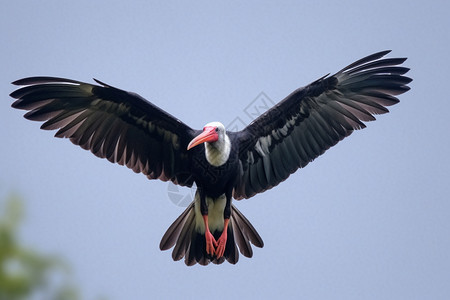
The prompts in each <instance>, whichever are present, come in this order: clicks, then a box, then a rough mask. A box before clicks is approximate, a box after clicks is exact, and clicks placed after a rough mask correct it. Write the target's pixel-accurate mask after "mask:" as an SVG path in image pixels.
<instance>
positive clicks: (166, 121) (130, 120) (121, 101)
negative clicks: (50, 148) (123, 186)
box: [11, 77, 196, 186]
mask: <svg viewBox="0 0 450 300" xmlns="http://www.w3.org/2000/svg"><path fill="white" fill-rule="evenodd" d="M96 81H97V80H96ZM97 83H99V84H100V85H95V84H89V83H84V82H80V81H75V80H70V79H64V78H55V77H30V78H24V79H21V80H17V81H15V82H13V84H15V85H21V86H24V87H21V88H20V89H18V90H16V91H14V92H13V93H11V97H13V98H15V99H17V100H16V101H15V102H14V103H13V104H12V107H14V108H18V109H24V110H28V112H27V113H26V114H25V118H27V119H29V120H34V121H45V123H44V124H42V126H41V128H42V129H46V130H53V129H59V130H58V132H56V134H55V136H56V137H60V138H69V139H70V140H71V141H72V143H74V144H76V145H79V146H81V147H82V148H83V149H86V150H90V151H91V152H92V153H94V154H95V155H96V156H98V157H101V158H106V159H107V160H109V161H110V162H113V163H118V164H120V165H125V166H127V167H128V168H130V169H132V170H133V171H134V172H137V173H138V172H142V173H144V174H145V175H147V177H148V178H150V179H161V180H163V181H168V180H171V181H173V182H174V183H175V184H180V185H187V186H191V185H192V183H193V180H192V178H191V177H190V173H189V161H190V160H189V153H188V152H187V150H186V148H187V145H188V143H189V141H190V140H191V139H192V138H193V137H194V136H195V133H196V131H195V130H193V129H191V128H190V127H189V126H187V125H185V124H184V123H183V122H181V121H180V120H178V119H177V118H175V117H173V116H171V115H170V114H168V113H167V112H165V111H163V110H162V109H160V108H158V107H157V106H155V105H153V104H152V103H150V102H148V101H146V100H145V99H144V98H142V97H140V96H139V95H137V94H134V93H129V92H126V91H123V90H120V89H117V88H114V87H112V86H109V85H107V84H104V83H102V82H100V81H97Z"/></svg>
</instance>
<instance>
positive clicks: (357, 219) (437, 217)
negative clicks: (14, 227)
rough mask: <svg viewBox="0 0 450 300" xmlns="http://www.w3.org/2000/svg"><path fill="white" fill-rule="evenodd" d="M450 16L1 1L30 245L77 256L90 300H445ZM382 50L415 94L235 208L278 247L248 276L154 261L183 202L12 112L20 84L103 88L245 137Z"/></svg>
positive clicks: (2, 190) (16, 182)
mask: <svg viewBox="0 0 450 300" xmlns="http://www.w3.org/2000/svg"><path fill="white" fill-rule="evenodd" d="M448 6H449V5H448V3H447V1H433V2H432V4H431V3H428V4H426V3H425V2H422V1H395V2H393V1H376V2H363V1H316V2H300V1H246V2H245V3H244V2H235V1H221V2H219V1H214V2H213V3H211V1H203V2H202V1H198V2H195V3H192V2H187V1H186V2H181V1H178V2H177V1H166V2H164V3H163V4H160V3H158V2H154V1H120V2H119V1H75V2H68V1H8V2H5V3H4V4H2V9H1V10H0V38H1V45H2V46H1V47H0V54H1V55H0V60H1V66H2V72H1V73H0V79H1V80H0V90H1V93H2V95H3V97H2V98H3V100H2V101H0V105H1V107H0V120H1V121H0V122H1V123H0V124H1V126H0V140H1V141H2V147H1V155H0V166H1V172H0V195H1V196H4V195H7V194H9V193H11V192H18V193H20V194H21V195H22V196H23V198H24V199H25V201H26V208H27V218H26V222H25V224H24V227H23V230H22V232H21V233H22V236H21V237H22V240H23V241H24V243H26V244H29V245H32V246H33V247H35V248H38V249H40V250H42V251H43V252H47V253H58V254H62V255H63V256H64V257H66V258H67V259H68V260H69V261H70V262H71V264H72V265H73V269H74V277H75V280H76V282H78V283H79V284H80V286H81V289H82V291H83V296H84V298H86V299H94V298H95V297H97V296H100V295H105V296H107V297H108V298H109V299H148V298H149V296H150V295H153V296H157V297H158V298H163V297H164V298H173V297H184V298H194V297H200V298H202V297H205V298H206V297H214V298H216V299H223V298H227V297H234V296H242V297H248V298H251V297H257V296H265V297H269V298H275V297H277V298H278V297H282V298H286V299H289V298H296V299H299V298H300V299H425V298H426V299H449V298H450V285H449V284H448V278H450V254H449V253H450V201H449V199H448V198H449V197H448V195H449V192H450V187H449V186H450V184H449V183H450V182H449V171H450V159H449V155H448V148H449V145H450V134H449V125H448V124H447V120H446V119H447V118H446V117H447V112H448V111H449V109H450V104H449V99H448V95H447V92H446V89H447V86H448V83H447V78H448V70H450V60H449V59H448V54H449V53H450V46H449V43H450V33H449V28H450V21H449V18H448V11H449V7H448ZM385 49H392V50H393V52H392V54H391V55H390V56H392V57H397V56H399V57H405V56H406V57H408V58H409V59H408V60H407V62H406V63H405V65H406V66H408V67H410V68H411V71H410V73H408V75H409V76H410V77H412V78H413V79H414V81H413V82H412V83H411V88H412V89H411V90H410V91H409V92H408V93H406V94H404V95H402V96H401V98H400V99H401V102H400V103H399V104H398V105H396V106H394V107H392V108H391V109H390V110H391V113H389V114H387V115H383V116H379V117H377V121H375V122H372V123H369V124H368V127H367V128H366V129H364V130H362V131H358V132H355V133H354V134H353V135H352V136H351V137H349V138H348V139H345V140H344V141H343V142H341V143H339V144H338V145H337V146H335V147H333V148H332V149H330V150H329V151H327V152H326V153H325V155H323V156H322V157H319V158H318V159H317V160H316V161H314V162H313V163H311V164H310V165H308V166H307V167H306V168H305V169H302V170H299V171H298V172H297V173H295V174H294V175H293V176H291V177H290V178H289V179H288V180H287V181H286V182H284V183H282V184H280V185H279V186H278V187H276V188H274V189H272V190H270V191H268V192H266V193H264V194H261V195H258V196H256V197H254V198H252V199H250V200H244V201H240V202H236V201H235V204H236V205H237V206H238V207H239V209H240V210H241V211H242V212H243V213H244V214H245V215H246V216H247V217H248V218H249V219H250V221H251V222H252V223H253V225H254V226H255V227H256V229H257V230H258V232H259V233H260V235H261V236H262V238H263V240H264V242H265V246H264V248H263V249H256V250H255V251H254V257H253V258H251V259H247V258H244V257H241V259H240V261H239V263H238V264H237V265H235V266H233V265H229V264H222V265H220V266H215V265H210V266H207V267H200V266H195V267H191V268H188V267H186V266H185V265H184V263H183V262H173V261H172V259H171V253H170V252H169V251H166V252H161V251H160V250H159V247H158V246H159V241H160V238H161V237H162V235H163V233H164V232H165V230H166V229H167V227H168V226H169V225H170V224H171V222H172V221H173V220H174V219H175V218H176V217H177V216H178V215H179V214H180V213H181V212H182V210H183V208H182V207H179V206H177V205H175V204H174V203H173V201H171V199H170V195H173V191H171V190H170V186H169V185H168V184H167V183H163V182H157V181H148V180H147V179H146V177H145V176H143V175H141V174H134V173H133V172H132V171H130V170H128V169H127V168H125V167H120V166H118V165H113V164H111V163H109V162H107V161H106V160H101V159H98V158H96V157H95V156H93V155H92V154H91V153H89V152H87V151H84V150H82V149H81V148H79V147H76V146H74V145H72V144H71V143H70V142H69V141H67V140H61V139H55V138H53V134H54V132H45V131H42V130H40V129H39V126H40V124H38V123H35V122H30V121H27V120H25V119H24V118H23V117H22V115H23V112H22V111H17V110H13V109H12V108H10V104H11V102H12V99H10V98H9V97H8V95H9V93H11V92H12V91H13V90H14V87H13V86H12V85H11V84H10V82H12V81H14V80H16V79H19V78H22V77H27V76H34V75H50V76H61V77H67V78H73V79H78V80H83V81H91V78H92V77H95V78H98V79H100V80H101V81H103V82H106V83H109V84H111V85H114V86H117V87H120V88H122V89H125V90H129V91H134V92H137V93H139V94H140V95H142V96H143V97H145V98H146V99H148V100H150V101H152V102H153V103H154V104H156V105H158V106H160V107H161V108H163V109H165V110H167V111H169V112H170V113H171V114H173V115H175V116H177V117H178V118H180V119H181V120H183V121H184V122H185V123H187V124H189V125H190V126H192V127H194V128H201V127H202V126H203V125H204V124H206V123H208V122H210V121H221V122H222V123H224V124H230V123H232V122H233V120H235V119H236V118H237V117H240V118H241V119H243V120H244V122H249V121H250V120H249V119H248V116H247V115H246V114H245V109H246V107H248V105H251V104H252V103H255V102H253V101H254V100H255V99H259V98H257V97H258V95H260V93H264V95H266V96H267V97H268V98H269V99H270V100H272V101H274V102H277V101H279V100H281V99H282V98H284V97H285V96H286V95H288V94H289V93H290V92H292V91H293V90H294V89H296V88H298V87H300V86H303V85H306V84H308V83H310V82H311V81H313V80H315V79H317V78H319V77H321V76H323V75H325V74H327V73H330V72H331V73H333V72H336V71H338V70H340V69H341V68H342V67H344V66H346V65H347V64H349V63H351V62H353V61H354V60H356V59H359V58H361V57H363V56H365V55H368V54H371V53H373V52H376V51H380V50H385ZM246 118H247V119H246ZM171 193H172V194H171ZM175 193H180V195H186V194H188V193H189V190H179V191H176V192H175ZM2 198H4V197H2Z"/></svg>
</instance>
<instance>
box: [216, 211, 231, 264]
mask: <svg viewBox="0 0 450 300" xmlns="http://www.w3.org/2000/svg"><path fill="white" fill-rule="evenodd" d="M229 221H230V219H225V220H224V222H223V231H222V234H221V235H220V238H219V239H218V240H217V246H216V257H217V258H221V257H222V256H223V254H224V253H225V247H226V245H227V231H228V222H229Z"/></svg>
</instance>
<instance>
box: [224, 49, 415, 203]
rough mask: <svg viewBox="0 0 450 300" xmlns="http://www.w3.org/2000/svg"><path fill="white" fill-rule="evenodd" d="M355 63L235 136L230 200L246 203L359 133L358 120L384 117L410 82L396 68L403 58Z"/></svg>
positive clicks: (294, 96) (287, 100)
mask: <svg viewBox="0 0 450 300" xmlns="http://www.w3.org/2000/svg"><path fill="white" fill-rule="evenodd" d="M389 52H390V51H383V52H378V53H375V54H372V55H370V56H367V57H365V58H363V59H360V60H358V61H356V62H354V63H352V64H351V65H349V66H347V67H345V68H344V69H342V70H341V71H339V72H338V73H336V74H334V75H332V76H325V77H322V78H320V79H318V80H316V81H315V82H313V83H311V84H309V85H308V86H306V87H303V88H300V89H298V90H296V91H294V92H293V93H292V94H290V95H289V96H287V97H286V98H285V99H284V100H282V101H281V102H279V103H278V104H277V105H275V106H274V107H273V108H271V109H270V110H268V111H267V112H266V113H265V114H263V115H261V116H260V117H259V118H257V119H256V120H255V121H253V122H252V123H251V124H250V125H249V126H247V127H246V128H245V129H244V130H242V131H240V132H237V133H236V136H237V140H238V147H239V156H240V163H241V171H242V172H241V176H240V177H239V178H238V183H237V185H236V186H235V188H234V191H233V197H234V198H235V199H242V198H250V197H252V196H253V195H255V194H257V193H260V192H263V191H265V190H268V189H270V188H272V187H274V186H276V185H278V184H279V183H280V182H282V181H283V180H285V179H286V178H287V177H288V176H289V175H290V174H292V173H294V172H295V171H296V170H297V169H298V168H302V167H304V166H306V165H307V164H308V163H309V162H311V161H312V160H314V159H315V158H316V157H318V156H319V155H321V154H323V153H324V152H325V151H326V150H327V149H329V148H330V147H331V146H333V145H335V144H336V143H337V142H339V141H340V140H342V139H343V138H345V137H346V136H349V135H350V134H351V133H352V132H353V131H354V130H355V129H360V128H364V127H365V125H364V123H363V122H362V121H372V120H375V117H374V116H373V115H374V114H383V113H386V112H388V109H387V108H386V106H389V105H393V104H395V103H397V102H398V99H397V98H396V97H395V96H396V95H399V94H402V93H404V92H406V91H407V90H409V87H408V86H407V84H408V83H409V82H411V80H412V79H410V78H408V77H406V76H403V75H404V74H405V73H406V72H408V70H409V69H408V68H405V67H402V66H399V65H400V64H402V63H403V62H404V61H405V60H406V58H383V56H385V55H386V54H387V53H389Z"/></svg>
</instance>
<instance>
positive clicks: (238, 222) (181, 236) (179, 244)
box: [159, 201, 264, 266]
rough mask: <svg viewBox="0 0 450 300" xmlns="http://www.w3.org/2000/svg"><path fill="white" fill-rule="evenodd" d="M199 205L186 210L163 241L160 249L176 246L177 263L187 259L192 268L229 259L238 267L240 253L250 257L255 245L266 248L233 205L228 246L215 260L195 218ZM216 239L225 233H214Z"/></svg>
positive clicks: (173, 256) (175, 258)
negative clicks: (197, 264) (207, 249)
mask: <svg viewBox="0 0 450 300" xmlns="http://www.w3.org/2000/svg"><path fill="white" fill-rule="evenodd" d="M194 206H195V202H194V201H193V202H192V203H191V204H190V205H189V206H188V207H187V208H186V210H185V211H184V212H183V213H182V214H181V215H180V216H179V217H178V218H177V219H176V220H175V221H174V222H173V223H172V225H170V227H169V229H167V231H166V233H165V234H164V236H163V237H162V239H161V243H160V245H159V248H160V249H161V250H168V249H170V248H172V247H173V246H174V245H175V248H174V249H173V252H172V258H173V260H180V259H182V258H183V257H184V258H185V263H186V265H188V266H192V265H195V264H196V263H199V264H201V265H207V264H208V263H209V262H210V261H212V262H213V263H215V264H221V263H223V262H224V261H225V259H226V260H227V261H228V262H230V263H232V264H235V263H237V262H238V260H239V253H238V247H239V251H240V252H241V253H242V255H244V256H246V257H252V255H253V250H252V247H251V245H250V243H252V244H253V245H255V246H256V247H260V248H262V247H263V246H264V242H263V241H262V239H261V237H260V236H259V234H258V232H256V230H255V228H254V227H253V225H252V224H251V223H250V221H249V220H247V218H246V217H245V216H244V215H243V214H242V213H241V212H240V211H239V210H238V209H237V208H236V207H235V206H234V205H232V206H231V218H230V221H229V223H228V229H227V230H228V232H227V236H228V238H227V244H226V246H225V253H224V255H223V256H222V257H221V258H219V259H218V258H216V257H211V256H210V255H208V254H207V253H206V241H205V233H204V232H200V231H198V229H196V228H198V226H196V218H195V209H194ZM212 234H213V235H214V238H216V240H217V239H218V238H219V237H220V235H221V234H222V232H221V231H215V232H212Z"/></svg>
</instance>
